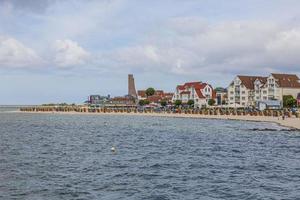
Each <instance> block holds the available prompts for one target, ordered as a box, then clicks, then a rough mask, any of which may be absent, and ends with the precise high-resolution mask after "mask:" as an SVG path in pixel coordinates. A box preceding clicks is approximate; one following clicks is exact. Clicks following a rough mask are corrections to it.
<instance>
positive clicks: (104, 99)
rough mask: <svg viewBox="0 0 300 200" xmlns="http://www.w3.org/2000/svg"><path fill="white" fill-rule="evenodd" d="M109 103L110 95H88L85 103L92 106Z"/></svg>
mask: <svg viewBox="0 0 300 200" xmlns="http://www.w3.org/2000/svg"><path fill="white" fill-rule="evenodd" d="M109 101H110V95H107V96H100V95H90V96H89V97H88V100H87V101H86V102H85V103H88V104H93V105H100V104H105V103H109Z"/></svg>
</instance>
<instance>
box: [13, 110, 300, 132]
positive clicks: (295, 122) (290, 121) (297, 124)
mask: <svg viewBox="0 0 300 200" xmlns="http://www.w3.org/2000/svg"><path fill="white" fill-rule="evenodd" d="M18 112H20V113H36V114H43V113H47V114H49V113H50V114H67V115H122V116H149V117H176V118H199V119H220V120H240V121H254V122H270V123H277V124H279V125H280V126H283V127H287V128H291V129H297V130H300V118H296V117H286V118H285V119H284V120H283V119H282V117H272V116H250V115H204V114H184V113H155V112H152V113H139V112H137V113H135V112H129V113H128V112H122V113H121V112H106V113H104V112H100V113H93V112H73V111H71V112H47V111H42V112H34V111H32V112H22V111H18Z"/></svg>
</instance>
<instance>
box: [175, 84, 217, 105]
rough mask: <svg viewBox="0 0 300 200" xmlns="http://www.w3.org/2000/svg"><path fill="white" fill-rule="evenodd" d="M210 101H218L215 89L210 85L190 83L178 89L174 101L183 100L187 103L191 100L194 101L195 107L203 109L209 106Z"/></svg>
mask: <svg viewBox="0 0 300 200" xmlns="http://www.w3.org/2000/svg"><path fill="white" fill-rule="evenodd" d="M210 99H214V100H216V93H215V91H214V89H213V87H212V86H211V85H210V84H208V83H203V82H188V83H184V84H183V85H178V86H177V87H176V90H175V93H174V95H173V98H172V101H173V102H175V101H176V100H181V101H182V103H184V104H185V103H187V102H188V101H189V100H193V101H194V106H195V107H198V108H201V107H203V106H208V101H209V100H210Z"/></svg>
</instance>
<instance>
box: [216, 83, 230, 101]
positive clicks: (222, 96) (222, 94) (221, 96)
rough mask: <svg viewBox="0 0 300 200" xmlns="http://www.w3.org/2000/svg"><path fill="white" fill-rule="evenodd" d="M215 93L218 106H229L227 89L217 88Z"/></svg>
mask: <svg viewBox="0 0 300 200" xmlns="http://www.w3.org/2000/svg"><path fill="white" fill-rule="evenodd" d="M215 92H216V99H217V100H216V104H217V105H225V104H227V101H228V100H227V89H225V88H221V87H218V88H215Z"/></svg>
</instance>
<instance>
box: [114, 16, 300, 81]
mask: <svg viewBox="0 0 300 200" xmlns="http://www.w3.org/2000/svg"><path fill="white" fill-rule="evenodd" d="M197 21H198V22H199V23H197ZM299 51H300V29H294V28H290V27H289V26H286V25H283V24H278V23H277V24H276V23H272V22H269V21H265V22H260V21H231V22H221V23H207V22H205V21H204V20H203V19H201V18H195V19H193V18H184V19H180V18H175V19H172V20H170V21H169V22H168V23H167V24H164V25H162V26H161V27H157V31H154V32H151V34H149V35H146V37H145V38H144V40H142V42H140V43H139V44H137V45H135V46H131V47H126V48H120V49H118V50H117V51H116V52H117V56H118V58H117V59H120V60H121V61H122V64H123V65H124V64H125V65H128V66H132V67H136V68H142V69H143V70H153V69H156V70H159V71H162V72H168V73H175V74H186V73H188V74H191V75H193V74H195V73H199V74H209V73H210V74H211V73H218V74H222V73H230V74H235V73H268V72H269V71H270V70H272V71H283V72H300V57H299V55H298V52H299Z"/></svg>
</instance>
